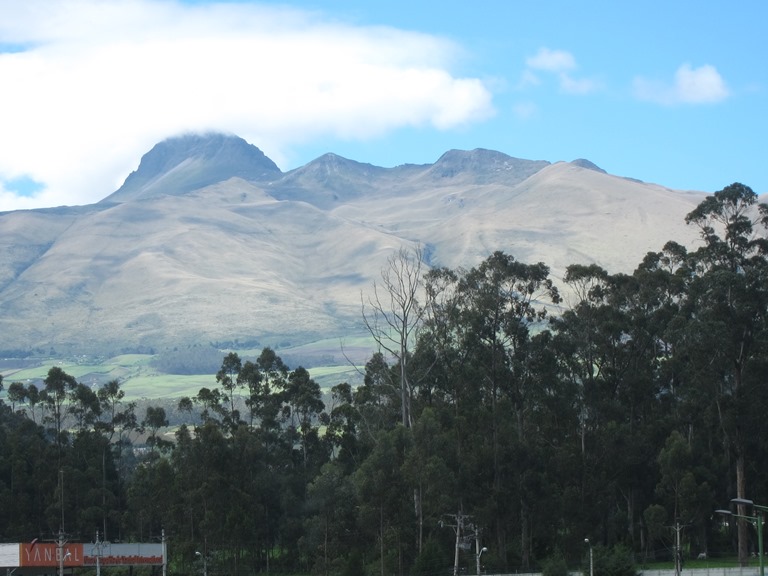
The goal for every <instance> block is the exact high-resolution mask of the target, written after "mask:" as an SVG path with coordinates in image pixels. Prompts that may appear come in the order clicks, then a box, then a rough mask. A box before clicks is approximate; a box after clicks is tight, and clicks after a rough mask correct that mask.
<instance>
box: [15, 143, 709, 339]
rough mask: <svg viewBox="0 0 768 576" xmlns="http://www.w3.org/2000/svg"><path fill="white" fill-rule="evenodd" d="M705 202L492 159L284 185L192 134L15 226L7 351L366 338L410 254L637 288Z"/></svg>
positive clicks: (243, 147)
mask: <svg viewBox="0 0 768 576" xmlns="http://www.w3.org/2000/svg"><path fill="white" fill-rule="evenodd" d="M704 197H705V195H704V194H703V193H699V192H683V191H676V190H670V189H668V188H665V187H663V186H658V185H654V184H647V183H643V182H639V181H636V180H631V179H628V178H622V177H618V176H614V175H611V174H607V173H606V172H605V171H603V170H601V169H600V168H598V167H597V166H595V165H594V164H592V163H591V162H589V161H588V160H583V159H580V160H578V161H574V162H554V163H551V162H548V161H541V160H523V159H518V158H513V157H511V156H507V155H505V154H502V153H500V152H495V151H491V150H483V149H477V150H472V151H460V150H451V151H449V152H446V153H445V154H444V155H443V156H442V157H440V158H439V159H438V160H437V161H436V162H435V163H433V164H426V165H411V164H408V165H403V166H397V167H393V168H382V167H378V166H372V165H370V164H364V163H359V162H355V161H353V160H348V159H345V158H342V157H340V156H337V155H335V154H326V155H324V156H321V157H320V158H318V159H316V160H314V161H312V162H310V163H309V164H307V165H306V166H303V167H300V168H297V169H295V170H291V171H289V172H285V173H283V172H281V171H280V170H279V168H278V167H277V166H276V165H275V164H274V162H272V161H271V160H270V159H269V158H267V157H266V156H265V155H264V154H263V153H262V152H261V151H260V150H259V149H258V148H256V147H255V146H253V145H251V144H248V143H247V142H245V141H244V140H242V139H241V138H238V137H235V136H227V135H222V134H205V135H185V136H181V137H178V138H172V139H169V140H166V141H164V142H161V143H159V144H157V145H156V146H155V147H154V148H152V150H150V151H149V152H148V153H147V154H145V155H144V156H143V157H142V158H141V161H140V163H139V167H138V169H137V170H136V171H135V172H133V173H132V174H131V175H129V176H128V178H126V181H125V183H124V184H123V186H121V187H120V189H118V190H117V191H115V192H114V193H113V194H111V195H109V196H107V197H106V198H104V199H103V200H102V201H100V202H98V203H96V204H93V205H89V206H76V207H62V208H56V209H42V210H26V211H15V212H6V213H2V214H0V315H2V318H3V330H2V331H0V350H6V351H7V350H39V351H44V352H46V353H48V352H51V351H53V352H56V353H102V354H106V353H113V352H116V351H121V350H148V349H155V350H162V349H165V348H173V347H175V346H182V345H188V344H195V343H208V342H214V343H223V342H232V341H239V342H255V341H258V342H259V343H260V344H261V345H275V344H276V343H286V342H291V343H299V342H309V341H312V340H315V339H320V338H335V337H345V336H351V335H354V334H359V333H361V332H362V326H361V321H360V320H361V319H360V306H361V296H362V295H364V294H365V293H370V291H371V287H372V285H373V282H374V281H376V280H377V279H379V278H380V273H381V270H382V268H383V267H384V266H385V264H386V261H387V258H388V257H389V256H390V255H392V254H393V252H394V251H395V250H397V249H398V248H399V247H401V246H406V247H408V246H417V245H421V246H422V247H424V249H425V254H426V255H427V256H428V258H429V264H430V265H433V266H448V267H450V268H456V267H459V266H464V267H470V266H473V265H476V264H478V263H479V262H480V261H481V260H483V259H484V258H486V257H487V256H488V255H489V254H490V253H491V252H493V251H494V250H503V251H505V252H507V253H509V254H512V255H513V256H514V257H515V258H517V259H518V260H521V261H524V262H538V261H542V262H544V263H546V264H548V265H549V266H550V268H551V269H552V275H553V277H554V278H555V279H556V280H557V279H559V278H562V275H563V272H564V270H565V268H566V267H567V266H568V265H570V264H574V263H584V264H588V263H597V264H599V265H601V266H603V267H604V268H605V269H606V270H608V271H609V272H612V273H613V272H631V271H632V270H633V269H634V268H635V267H636V265H637V264H638V263H639V262H640V261H641V259H642V258H643V256H644V255H645V254H646V253H647V252H648V251H651V250H660V249H661V248H662V246H663V245H664V243H665V242H666V241H667V240H676V241H678V242H681V243H683V244H686V245H689V246H691V245H693V244H694V243H695V242H696V238H697V235H696V230H694V229H692V228H690V227H688V226H686V225H685V222H684V218H685V215H686V214H687V213H688V212H690V211H691V210H692V209H693V208H694V207H695V206H696V205H697V204H698V203H699V202H700V201H701V200H702V199H703V198H704Z"/></svg>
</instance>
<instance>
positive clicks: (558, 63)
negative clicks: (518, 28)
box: [525, 48, 576, 72]
mask: <svg viewBox="0 0 768 576" xmlns="http://www.w3.org/2000/svg"><path fill="white" fill-rule="evenodd" d="M525 64H526V66H528V68H531V69H533V70H545V71H547V72H564V71H566V70H573V69H574V68H576V59H575V58H574V57H573V55H572V54H571V53H570V52H566V51H564V50H550V49H549V48H539V51H538V52H537V53H536V55H535V56H531V57H529V58H527V59H526V61H525Z"/></svg>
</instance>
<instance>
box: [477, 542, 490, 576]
mask: <svg viewBox="0 0 768 576" xmlns="http://www.w3.org/2000/svg"><path fill="white" fill-rule="evenodd" d="M483 552H488V548H486V547H485V546H483V548H482V549H481V550H480V552H478V553H477V576H480V556H482V555H483Z"/></svg>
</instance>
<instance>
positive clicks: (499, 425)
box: [0, 184, 768, 576]
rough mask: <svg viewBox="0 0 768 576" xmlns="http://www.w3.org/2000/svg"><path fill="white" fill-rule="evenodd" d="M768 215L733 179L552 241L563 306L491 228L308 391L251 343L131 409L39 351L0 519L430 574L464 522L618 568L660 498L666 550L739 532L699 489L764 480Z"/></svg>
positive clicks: (240, 559) (485, 544) (655, 533)
mask: <svg viewBox="0 0 768 576" xmlns="http://www.w3.org/2000/svg"><path fill="white" fill-rule="evenodd" d="M767 217H768V208H766V207H764V206H762V205H757V204H756V196H755V195H754V193H752V192H751V190H749V189H748V188H746V187H744V186H742V185H739V184H735V185H733V186H730V187H728V188H726V189H724V190H723V191H721V192H719V193H717V194H715V195H714V196H713V197H712V198H710V199H708V200H707V201H706V202H704V203H702V205H701V206H699V207H698V208H697V209H696V210H694V211H693V212H691V214H690V215H689V217H688V221H689V222H690V223H691V224H693V225H696V226H699V227H700V229H701V231H702V240H703V243H702V246H701V248H699V249H697V250H695V251H690V252H689V251H688V249H687V248H686V247H683V246H680V245H678V244H676V243H675V242H668V243H667V244H666V245H665V246H664V247H663V248H662V250H661V251H660V252H655V253H650V254H648V255H647V256H646V257H645V258H644V259H643V261H642V262H641V263H640V264H639V265H638V267H637V269H636V270H635V272H634V273H633V274H631V275H630V274H611V273H609V272H608V271H605V270H603V269H601V268H600V267H599V266H596V265H574V266H571V267H569V268H568V270H567V273H566V275H565V278H564V281H565V286H564V287H562V288H561V291H562V292H567V293H568V294H569V298H570V299H571V302H569V304H570V306H569V308H568V309H564V310H560V309H558V308H557V307H556V306H557V305H558V303H559V302H560V298H561V296H560V291H559V290H557V289H555V286H554V283H553V282H552V280H551V279H550V278H549V270H548V268H547V266H545V265H544V264H541V263H539V264H534V265H529V264H523V263H520V262H518V261H516V260H515V259H514V258H513V257H511V256H509V255H507V254H504V253H502V252H496V253H494V254H492V255H491V256H490V257H489V258H488V259H486V260H485V261H484V262H482V263H480V264H479V265H478V266H476V267H475V268H471V269H468V270H463V269H460V270H447V269H435V270H432V271H431V272H429V273H428V274H426V275H425V276H424V277H423V278H420V277H417V276H409V277H408V279H409V283H410V284H409V285H410V286H411V287H412V288H414V289H416V288H419V289H422V288H423V294H419V295H418V297H416V295H415V293H414V295H413V298H412V299H410V300H409V302H411V303H412V304H413V306H415V307H416V308H418V309H416V308H414V309H413V314H414V315H413V316H411V318H413V319H414V325H413V326H412V327H413V332H412V334H413V335H414V337H413V339H411V338H409V339H408V340H407V342H401V343H403V346H402V347H401V348H399V349H398V354H397V355H394V356H391V355H385V354H384V353H376V354H373V355H372V357H371V358H370V359H369V361H368V362H367V364H366V366H365V373H364V382H363V384H362V385H361V386H359V387H358V388H357V389H353V388H352V387H351V386H349V385H348V384H346V383H340V384H338V385H336V386H334V387H333V388H332V389H331V390H330V392H328V391H326V393H325V395H323V392H322V391H321V390H320V388H319V386H318V385H317V383H316V382H315V381H314V380H313V378H312V377H311V374H310V372H309V371H308V370H306V369H305V368H302V367H297V368H295V369H291V368H289V367H288V366H287V365H286V363H285V362H283V360H282V359H281V358H280V357H279V356H278V355H277V354H276V353H275V352H274V351H273V350H272V349H270V348H265V349H264V350H263V351H262V352H261V354H260V355H259V357H258V358H257V359H255V360H247V361H243V360H242V359H241V358H239V356H238V355H237V354H235V353H230V354H227V355H225V356H224V358H223V359H222V357H221V354H220V353H217V357H216V361H215V363H214V364H213V366H212V367H211V366H210V365H209V366H208V367H207V368H206V369H205V371H206V372H208V373H210V374H211V379H210V387H208V386H206V387H203V388H201V389H200V390H199V391H198V392H197V393H196V394H195V395H193V396H191V397H187V398H182V399H172V400H168V399H165V400H158V401H157V404H147V403H146V402H144V403H142V404H141V405H140V408H138V409H137V406H136V405H135V404H133V403H127V402H125V401H124V395H123V393H122V390H120V385H119V383H118V382H117V381H113V382H110V383H108V384H107V385H105V386H104V387H102V388H101V389H99V390H92V389H90V388H89V387H87V386H85V385H83V384H82V383H79V382H77V380H76V379H75V378H73V377H72V376H70V375H68V374H66V373H65V372H64V371H63V370H61V369H59V368H53V369H51V371H50V372H49V374H48V377H47V378H46V380H45V387H44V389H42V390H38V389H37V388H36V387H34V386H32V385H30V386H26V385H24V384H22V383H17V382H14V383H8V382H2V384H3V385H4V390H5V396H4V399H3V401H2V402H0V540H3V541H17V540H27V541H28V540H31V539H32V538H34V537H41V538H49V537H50V536H51V535H53V534H55V533H57V531H58V530H59V528H61V527H64V528H65V530H66V531H67V532H68V533H70V534H72V535H73V537H76V538H79V539H88V540H90V539H91V538H92V535H93V534H94V533H95V530H96V529H98V530H99V531H100V532H102V533H103V534H104V535H105V536H107V537H109V538H112V539H114V540H117V539H120V540H123V541H131V540H133V541H137V540H141V541H148V540H150V539H154V538H159V537H160V535H161V533H162V532H163V531H165V533H166V534H167V535H169V536H170V537H171V540H170V541H171V546H170V550H171V556H172V563H171V567H172V573H182V572H183V573H191V572H193V571H195V570H198V571H199V570H200V568H201V567H200V565H199V560H198V559H197V558H198V557H197V556H196V555H195V552H199V551H205V553H206V558H207V559H208V562H209V563H208V568H209V570H210V573H211V574H213V573H218V574H233V575H234V574H253V573H259V572H264V573H266V572H270V573H272V572H283V573H285V572H288V571H291V572H294V573H299V572H300V573H313V574H318V575H321V576H337V575H342V576H361V575H362V574H370V575H371V576H374V575H377V574H378V575H391V574H398V575H405V574H419V575H422V576H429V575H432V574H434V575H436V576H437V575H442V576H447V575H449V574H451V573H452V571H453V565H454V551H455V550H456V545H457V543H458V549H459V557H458V568H459V569H460V570H461V571H462V573H464V572H465V571H466V572H467V573H469V574H472V573H474V571H475V570H476V561H477V555H476V554H477V550H480V549H481V547H482V548H485V549H486V550H487V551H486V552H484V553H483V555H482V557H481V559H482V565H483V567H484V569H485V570H488V571H492V572H497V573H501V572H516V571H522V570H536V569H540V570H541V571H542V572H543V573H544V574H545V576H564V575H565V574H566V572H567V571H568V569H569V568H570V569H571V570H574V569H579V568H580V569H581V570H582V571H584V572H585V573H588V570H589V568H588V562H587V560H586V559H585V557H586V555H587V549H586V548H585V542H584V538H585V537H587V536H589V537H590V541H591V542H592V543H593V546H594V547H593V554H594V561H595V570H594V572H595V574H597V575H599V576H634V574H635V564H634V559H635V558H637V559H638V561H642V562H647V561H651V560H655V559H670V558H672V557H673V556H674V552H675V548H674V547H675V543H676V540H675V538H676V534H675V532H674V530H672V529H671V528H670V526H675V525H677V524H678V523H679V524H681V525H682V526H684V528H682V529H681V532H680V539H681V541H680V544H681V547H682V550H683V553H684V554H685V555H686V557H690V556H695V555H696V554H697V553H698V552H704V551H708V552H710V553H711V554H727V553H733V552H734V551H735V550H736V548H735V543H736V542H737V541H739V539H742V544H741V547H740V551H741V552H742V554H743V553H745V551H747V550H748V549H749V548H748V545H749V539H748V538H745V537H744V536H745V535H746V536H748V535H749V534H748V533H746V531H745V532H744V534H741V532H739V531H738V530H740V529H737V528H735V527H733V528H732V531H731V530H730V529H724V528H723V527H722V526H721V524H720V523H719V522H718V521H717V520H713V519H712V510H713V509H714V508H721V507H726V506H727V505H728V502H729V500H730V499H731V498H734V497H737V496H739V497H747V498H751V499H753V500H755V501H756V502H758V503H763V504H768V483H766V481H765V480H766V478H768V458H766V455H767V454H768V428H766V427H765V426H764V419H765V414H764V408H765V406H768V387H767V386H765V374H766V373H768V261H766V256H767V255H768V243H766V242H765V241H764V240H763V239H762V235H763V234H764V233H765V224H766V222H767V221H768V220H766V218H767ZM755 232H759V234H755ZM393 273H394V276H391V277H390V278H393V277H397V273H398V272H397V270H394V271H393ZM380 296H383V294H381V295H380ZM553 311H556V314H555V315H554V316H553ZM410 333H411V332H410V329H409V334H410ZM187 353H188V355H187ZM207 355H208V353H207V351H204V350H202V349H195V350H193V349H190V350H188V351H183V353H179V354H178V355H177V356H176V360H175V361H179V362H181V361H182V360H183V359H184V358H192V357H198V358H205V357H207ZM172 358H174V356H173V355H172V354H168V355H166V356H165V357H162V358H160V359H159V360H158V361H160V362H168V361H169V360H170V359H172ZM184 362H186V360H184ZM0 382H1V381H0ZM404 403H406V404H407V406H405V408H406V409H405V410H404ZM137 412H139V415H137ZM181 419H185V421H184V425H182V426H179V427H178V428H177V429H176V431H175V435H174V436H173V437H171V436H169V435H168V434H167V432H168V425H169V421H171V420H172V421H173V423H174V424H177V423H179V422H180V421H181ZM134 443H136V445H134ZM747 512H749V511H747ZM746 526H747V527H748V525H746ZM457 536H458V539H457Z"/></svg>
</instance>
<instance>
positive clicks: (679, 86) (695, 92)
mask: <svg viewBox="0 0 768 576" xmlns="http://www.w3.org/2000/svg"><path fill="white" fill-rule="evenodd" d="M633 87H634V93H635V96H636V97H637V98H639V99H640V100H646V101H649V102H656V103H657V104H664V105H674V104H711V103H716V102H721V101H723V100H725V99H726V98H728V96H729V95H730V92H729V90H728V87H727V85H726V83H725V81H724V80H723V78H722V77H721V76H720V74H719V73H718V71H717V69H716V68H715V67H714V66H710V65H709V64H705V65H703V66H699V67H698V68H693V67H691V65H690V64H683V65H682V66H680V67H679V68H678V69H677V71H676V72H675V78H674V81H673V82H672V83H664V82H659V81H656V80H649V79H647V78H643V77H637V78H635V79H634V84H633Z"/></svg>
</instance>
